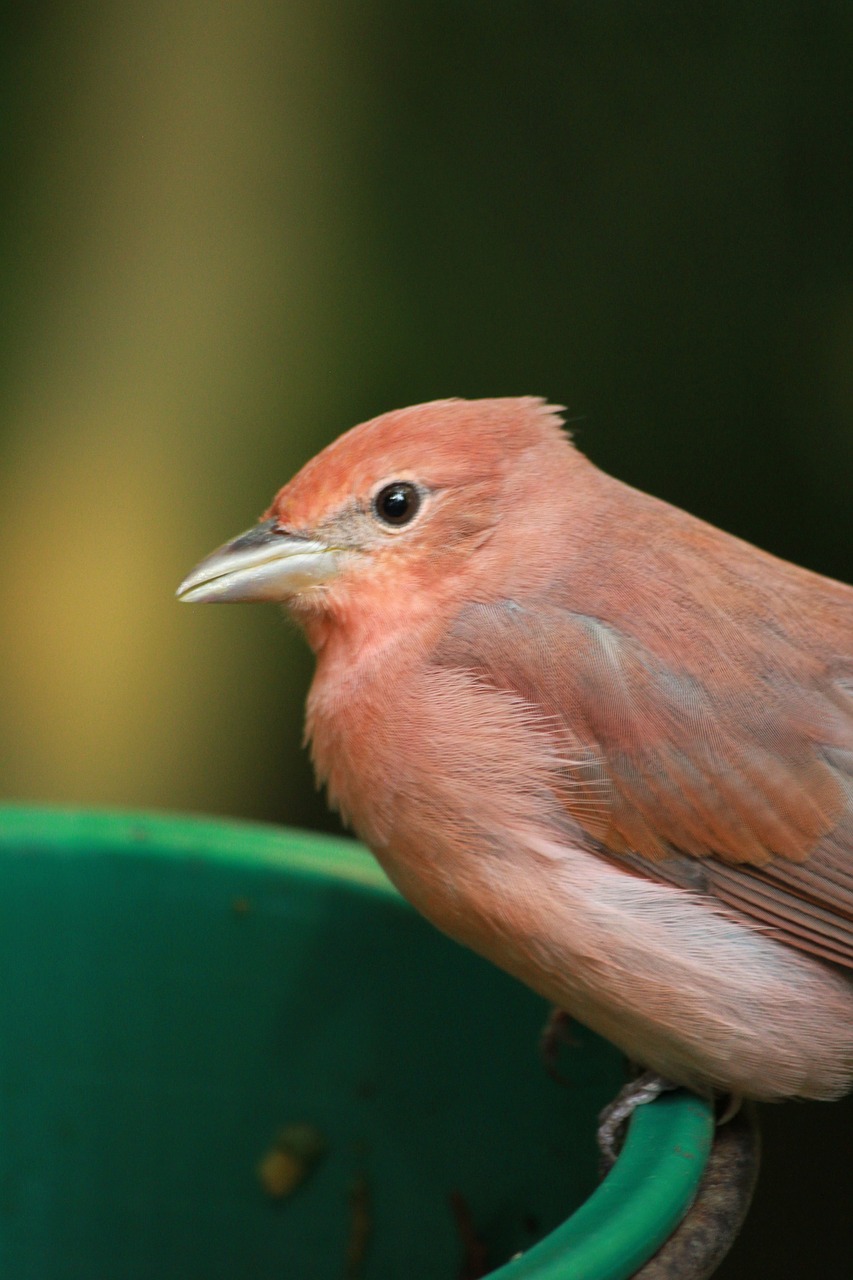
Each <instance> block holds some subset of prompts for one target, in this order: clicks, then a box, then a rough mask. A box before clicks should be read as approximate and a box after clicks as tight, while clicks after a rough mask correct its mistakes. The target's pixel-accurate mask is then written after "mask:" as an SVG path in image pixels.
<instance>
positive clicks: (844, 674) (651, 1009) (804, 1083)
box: [178, 396, 853, 1100]
mask: <svg viewBox="0 0 853 1280" xmlns="http://www.w3.org/2000/svg"><path fill="white" fill-rule="evenodd" d="M178 595H179V598H180V599H181V600H183V601H187V602H227V601H276V602H278V603H280V604H281V605H283V606H284V607H285V609H286V610H287V611H288V612H289V614H290V615H291V616H292V617H293V618H294V619H295V621H296V622H297V623H298V624H299V626H300V627H301V628H302V630H303V631H304V634H305V636H306V638H307V640H308V643H309V644H310V646H311V648H312V649H313V650H314V653H315V656H316V665H315V673H314V678H313V682H312V685H311V688H310V691H309V694H308V700H307V712H306V741H307V743H309V744H310V749H311V755H312V760H313V765H314V769H315V772H316V775H317V778H318V781H319V783H321V784H323V785H325V787H326V790H327V794H328V798H329V801H330V804H331V805H332V806H333V807H334V808H336V809H337V810H339V811H340V814H341V816H342V818H343V820H344V821H345V822H346V823H348V824H349V825H350V826H351V827H352V828H353V829H354V831H355V833H356V834H357V835H358V836H359V837H360V839H361V840H362V841H363V842H364V843H365V844H366V845H367V846H368V847H369V848H370V850H371V851H372V853H373V854H374V855H375V857H376V858H377V859H378V861H379V863H380V864H381V866H382V867H383V868H384V870H385V872H386V873H387V875H388V876H389V877H390V879H391V880H392V881H393V883H394V884H395V885H396V886H397V888H398V889H399V890H400V892H401V893H402V894H403V895H404V896H405V897H406V898H408V899H409V901H410V902H411V903H412V904H413V905H414V906H415V908H417V910H419V911H420V912H421V913H422V914H423V915H424V916H425V917H426V918H427V919H428V920H429V921H431V922H432V923H433V924H434V925H435V926H436V927H437V928H438V929H440V930H442V931H443V932H444V933H446V934H449V935H450V936H451V937H452V938H454V939H456V940H457V941H459V942H461V943H462V944H464V945H466V946H468V947H470V948H472V949H473V950H474V951H476V952H478V953H479V954H480V955H482V956H485V957H486V958H487V959H488V960H490V961H491V962H493V963H494V964H496V965H497V966H499V967H500V968H502V969H504V970H506V971H507V972H508V973H510V974H512V975H513V976H514V977H515V978H517V979H519V980H520V981H521V982H523V983H525V984H526V985H527V986H529V987H530V988H532V989H533V990H534V991H536V992H538V993H539V994H540V995H541V996H543V997H545V998H546V999H547V1000H548V1001H550V1002H551V1003H552V1004H553V1005H554V1006H555V1007H557V1008H558V1009H560V1010H564V1011H565V1012H566V1013H567V1014H568V1015H570V1016H571V1017H573V1018H574V1019H576V1020H578V1021H579V1022H581V1023H583V1024H586V1025H587V1026H588V1027H590V1028H591V1029H592V1030H593V1031H595V1032H597V1033H599V1034H600V1035H602V1036H603V1037H605V1038H606V1039H608V1040H609V1041H611V1042H612V1043H613V1044H615V1045H616V1046H618V1047H619V1048H620V1049H621V1050H622V1051H623V1052H624V1053H625V1054H626V1055H627V1056H628V1057H629V1058H630V1059H631V1060H632V1061H633V1062H636V1063H638V1064H641V1065H642V1066H643V1067H645V1068H646V1069H647V1070H648V1071H649V1072H651V1073H654V1075H655V1076H656V1077H658V1078H659V1079H660V1080H661V1081H666V1082H669V1083H672V1084H674V1085H678V1086H684V1087H686V1088H688V1089H692V1090H694V1091H696V1092H698V1093H703V1094H705V1095H709V1096H714V1095H717V1094H720V1093H725V1094H730V1095H734V1096H736V1097H738V1098H750V1099H757V1100H779V1099H783V1098H789V1097H800V1098H814V1099H826V1100H828V1099H833V1098H836V1097H838V1096H840V1095H841V1094H843V1093H844V1092H846V1091H847V1090H848V1089H849V1088H850V1086H851V1083H853V981H851V972H850V971H851V968H853V588H851V587H849V586H847V585H845V584H843V583H840V582H836V581H833V580H831V579H829V578H826V577H822V576H820V575H819V574H817V573H814V572H811V571H809V570H807V569H804V568H800V567H798V566H796V565H793V564H790V563H787V562H785V561H783V560H781V559H778V558H776V557H774V556H773V555H771V554H770V553H768V552H765V551H763V550H760V549H758V548H756V547H754V546H751V545H749V544H748V543H746V542H744V541H742V540H740V539H738V538H736V537H734V536H732V535H731V534H728V533H726V532H723V531H722V530H719V529H717V528H715V527H713V526H712V525H710V524H707V523H705V522H703V521H702V520H700V519H698V518H696V517H694V516H692V515H690V514H688V513H686V512H684V511H682V510H679V509H677V508H676V507H674V506H671V505H669V504H668V503H666V502H664V501H662V500H660V499H658V498H655V497H653V496H650V495H648V494H645V493H643V492H640V491H639V490H637V489H634V488H632V487H630V486H628V485H626V484H624V483H622V482H621V481H619V480H617V479H615V478H613V477H611V476H609V475H607V474H605V473H604V472H603V471H601V470H599V469H598V468H597V467H596V466H595V465H594V464H593V463H592V462H591V461H589V460H588V459H587V458H586V457H585V456H584V455H583V454H582V453H581V452H580V451H579V450H578V448H577V447H576V446H575V444H574V443H573V441H572V439H571V438H570V435H569V433H568V432H567V430H566V427H565V422H564V419H563V417H562V416H561V410H560V407H559V406H551V405H549V404H548V403H547V402H546V401H544V400H543V399H540V398H538V397H534V396H522V397H501V398H495V399H476V400H465V399H445V400H437V401H433V402H430V403H427V404H421V405H416V406H413V407H410V408H405V409H400V410H394V411H391V412H389V413H384V414H382V415H381V416H379V417H376V418H373V419H372V420H370V421H368V422H365V423H362V424H360V425H359V426H356V427H353V428H352V429H351V430H349V431H347V432H346V433H345V434H343V435H342V436H340V437H339V438H338V439H337V440H335V441H333V442H332V443H331V444H330V445H328V446H327V447H326V448H325V449H323V450H322V451H321V452H320V453H319V454H318V455H317V456H316V457H314V458H313V459H312V460H311V461H309V462H308V463H307V464H306V465H305V466H304V467H303V468H302V470H300V471H299V472H298V473H297V475H296V476H295V477H294V478H293V479H292V480H291V481H290V482H289V483H288V484H286V485H285V486H284V488H282V489H281V490H280V491H279V492H278V494H277V495H276V497H275V499H274V500H273V502H272V505H271V506H270V507H269V508H268V510H267V511H266V512H265V513H264V514H263V515H262V516H261V517H260V520H259V522H258V523H257V524H256V525H255V526H254V527H253V528H252V529H250V530H249V531H248V532H247V533H244V534H242V535H240V536H239V537H237V538H236V539H234V540H233V541H231V542H229V543H227V544H225V545H224V546H222V547H220V548H219V549H218V550H217V551H215V552H214V553H213V554H212V555H210V556H208V557H207V558H206V559H204V560H202V561H201V563H200V564H199V565H198V566H197V567H196V568H195V569H194V570H193V571H192V572H191V573H190V574H189V575H188V577H187V578H186V579H185V580H184V582H183V583H182V584H181V586H180V588H179V591H178Z"/></svg>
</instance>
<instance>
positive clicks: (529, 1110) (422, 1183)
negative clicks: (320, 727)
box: [0, 808, 712, 1280]
mask: <svg viewBox="0 0 853 1280" xmlns="http://www.w3.org/2000/svg"><path fill="white" fill-rule="evenodd" d="M0 875H2V886H0V912H2V919H0V955H2V961H1V962H0V978H2V982H1V983H0V1000H2V1006H1V1007H0V1009H1V1011H0V1277H2V1278H3V1280H7V1278H8V1280H12V1278H13V1280H102V1278H104V1277H109V1280H171V1278H172V1277H174V1280H285V1278H287V1280H326V1278H328V1280H338V1278H340V1280H458V1277H460V1276H463V1275H466V1274H467V1275H469V1276H474V1275H476V1274H483V1268H484V1267H486V1266H488V1267H491V1268H495V1269H496V1270H494V1272H493V1273H492V1274H494V1275H496V1276H497V1277H500V1280H526V1278H531V1280H532V1278H533V1277H536V1278H537V1280H557V1277H566V1278H568V1277H571V1278H572V1280H621V1278H622V1277H628V1276H630V1275H632V1274H633V1272H634V1271H635V1270H636V1269H637V1268H638V1267H639V1266H640V1265H641V1264H642V1263H643V1262H644V1260H645V1259H646V1258H648V1257H649V1256H650V1255H651V1254H652V1253H653V1252H654V1251H655V1250H656V1249H657V1248H658V1246H659V1245H660V1244H661V1243H662V1241H663V1240H664V1239H665V1238H666V1237H667V1236H668V1235H669V1233H670V1232H671V1231H672V1230H673V1229H674V1227H675V1225H676V1224H677V1223H678V1221H679V1220H680V1219H681V1217H682V1215H683V1214H684V1212H685V1210H686V1208H687V1206H688V1205H689V1203H690V1201H691V1200H692V1198H693V1195H694V1193H695V1190H696V1187H697V1184H698V1181H699V1179H700V1177H701V1173H702V1169H703V1167H704V1162H705V1159H706V1158H707V1153H708V1149H709V1146H710V1141H711V1130H712V1121H711V1115H710V1110H709V1108H708V1107H707V1106H705V1105H704V1104H703V1103H700V1102H698V1101H697V1100H696V1099H694V1098H692V1097H690V1096H689V1095H685V1094H675V1095H670V1096H668V1097H664V1098H662V1099H660V1100H659V1101H658V1102H656V1103H654V1104H652V1105H651V1106H647V1107H644V1108H641V1109H640V1111H639V1112H638V1114H637V1116H636V1118H635V1119H634V1121H633V1122H632V1125H631V1128H630V1131H629V1135H628V1140H627V1142H626V1145H625V1149H624V1151H623V1154H622V1155H621V1156H620V1158H619V1160H618V1162H617V1164H616V1166H615V1168H614V1169H613V1171H612V1172H611V1173H610V1175H609V1176H608V1177H607V1178H606V1179H605V1181H604V1182H603V1183H601V1184H600V1185H599V1184H598V1180H597V1176H596V1168H597V1153H596V1149H595V1117H596V1114H597V1112H598V1110H599V1109H600V1107H601V1106H602V1105H603V1104H604V1103H605V1102H607V1101H608V1100H609V1099H610V1098H611V1097H612V1096H613V1094H614V1093H615V1092H616V1091H617V1089H618V1087H619V1085H620V1084H621V1083H622V1079H623V1076H622V1064H621V1060H620V1057H619V1055H618V1054H617V1053H616V1052H615V1050H613V1049H612V1048H611V1047H610V1046H608V1045H607V1044H605V1043H604V1042H602V1041H600V1040H598V1039H597V1038H596V1037H594V1036H592V1035H591V1034H589V1033H587V1032H585V1031H584V1030H583V1029H581V1028H575V1027H572V1039H573V1041H574V1044H573V1047H571V1048H569V1049H567V1050H565V1051H564V1070H565V1073H566V1075H567V1076H568V1077H569V1081H568V1087H561V1086H560V1085H558V1084H555V1083H554V1081H552V1080H551V1079H549V1078H548V1076H547V1074H546V1073H545V1071H544V1070H543V1067H542V1064H541V1062H540V1060H539V1056H538V1053H537V1039H538V1035H539V1032H540V1028H541V1025H542V1022H543V1019H544V1017H545V1013H546V1010H545V1006H544V1005H543V1003H542V1002H541V1001H540V1000H539V999H538V998H537V997H535V996H534V995H532V994H531V993H530V992H528V991H526V990H525V989H524V988H522V987H521V986H520V985H518V984H517V983H515V982H514V981H512V980H511V979H510V978H508V977H506V976H505V975H503V974H501V973H499V972H498V971H497V970H495V969H494V968H492V967H491V966H490V965H488V964H486V963H485V962H484V961H482V960H480V959H479V958H477V957H476V956H474V955H472V954H470V953H469V952H467V951H465V950H463V949H462V948H460V947H458V946H456V945H455V944H454V943H452V942H450V941H448V940H447V939H446V938H444V937H442V936H441V935H440V934H438V933H437V932H436V931H435V930H434V929H432V928H430V927H429V926H428V925H427V924H425V923H424V922H423V921H422V920H421V919H420V918H419V917H418V916H417V915H416V914H415V913H414V912H413V911H412V910H411V909H410V908H409V907H408V906H407V905H406V904H405V903H404V902H403V901H402V900H401V899H400V898H399V896H398V895H397V894H396V892H395V891H394V890H393V889H392V888H391V887H390V886H389V884H388V882H387V881H386V880H385V878H384V877H383V875H382V873H381V872H380V871H379V869H378V868H377V866H376V865H375V863H374V862H373V861H372V859H371V858H370V857H369V856H368V855H366V854H365V852H364V851H363V850H362V849H360V848H359V847H358V846H357V845H355V844H353V843H351V842H348V841H344V840H332V839H328V838H322V837H319V836H311V835H306V834H303V833H301V832H292V831H286V830H277V829H272V828H267V827H262V826H254V825H248V824H239V823H231V822H221V821H212V820H198V819H192V818H184V817H182V818H169V817H161V816H151V815H115V814H105V813H92V812H57V811H49V810H41V809H29V810H28V809H21V808H5V809H0ZM293 1126H297V1128H293ZM299 1126H301V1127H302V1128H301V1129H299V1128H298V1127H299ZM306 1126H307V1128H306ZM282 1131H286V1132H287V1133H290V1134H291V1136H292V1134H293V1133H300V1132H301V1133H302V1134H303V1135H304V1134H305V1133H308V1134H309V1135H314V1137H315V1138H316V1145H317V1148H318V1151H319V1148H320V1147H323V1148H324V1149H325V1154H324V1155H323V1157H322V1159H319V1160H317V1161H316V1164H312V1161H310V1160H306V1161H304V1162H303V1163H302V1165H299V1164H298V1162H297V1171H298V1172H301V1173H304V1174H305V1175H306V1176H305V1177H304V1180H303V1181H302V1183H301V1185H299V1186H298V1187H296V1189H295V1190H293V1191H292V1194H287V1195H272V1194H271V1190H273V1189H275V1190H278V1191H280V1190H282V1188H271V1186H270V1183H269V1179H268V1178H263V1177H261V1176H259V1168H263V1169H265V1170H267V1171H268V1170H269V1167H270V1166H269V1164H268V1163H265V1160H266V1161H268V1160H269V1158H270V1154H271V1153H273V1156H274V1158H276V1157H275V1153H277V1152H279V1151H280V1149H281V1145H282V1142H283V1140H282V1139H281V1137H280V1135H281V1134H282ZM288 1141H289V1139H288ZM277 1144H278V1145H277ZM286 1145H287V1144H286V1143H285V1146H286ZM309 1145H310V1144H309ZM518 1254H520V1255H521V1256H520V1257H517V1256H516V1255H518Z"/></svg>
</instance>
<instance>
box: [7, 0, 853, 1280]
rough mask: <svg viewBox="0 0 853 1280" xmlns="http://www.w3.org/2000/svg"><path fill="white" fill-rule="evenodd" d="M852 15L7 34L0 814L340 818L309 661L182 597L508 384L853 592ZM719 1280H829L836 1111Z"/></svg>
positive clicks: (845, 1142) (733, 526) (614, 456)
mask: <svg viewBox="0 0 853 1280" xmlns="http://www.w3.org/2000/svg"><path fill="white" fill-rule="evenodd" d="M852 58H853V8H851V6H850V5H849V4H848V3H846V2H845V0H835V2H834V3H817V4H814V3H810V4H807V3H791V2H789V0H776V2H775V3H773V4H770V3H763V2H761V0H753V3H751V4H748V5H744V4H742V3H738V4H735V3H721V4H717V5H713V6H700V5H675V4H663V3H647V4H640V3H628V2H627V0H619V2H614V3H595V4H594V3H587V4H577V3H574V4H572V3H562V4H557V3H537V4H520V3H515V4H508V3H502V2H496V0H490V2H489V3H486V2H485V0H482V2H481V3H472V2H466V3H461V4H460V3H458V2H457V3H454V4H451V3H449V2H446V3H432V4H429V5H420V6H403V5H392V4H390V3H387V0H386V2H384V3H382V2H380V3H372V4H364V5H362V4H359V5H356V4H342V3H339V4H332V3H318V2H317V0H312V2H311V3H309V2H308V0H291V3H281V4H278V5H275V6H272V5H269V4H265V3H261V0H246V3H243V4H241V5H234V6H228V5H211V4H202V3H200V0H195V2H194V0H173V3H171V4H166V3H165V2H164V0H160V2H158V0H152V2H151V3H146V4H143V3H142V2H141V0H132V2H131V3H126V4H123V5H121V6H115V7H113V6H105V5H103V4H100V3H91V2H90V3H85V2H84V3H82V4H78V5H74V6H71V5H67V4H66V5H63V4H42V5H33V6H18V7H16V8H7V9H6V10H5V16H4V21H3V24H2V34H1V35H0V134H2V154H3V157H4V165H3V171H2V188H1V189H0V201H2V208H0V212H2V227H1V228H0V236H2V239H0V272H2V279H0V287H2V295H3V298H4V304H5V305H4V309H3V312H4V314H3V327H2V334H0V529H2V538H3V555H2V558H0V600H2V607H0V642H1V643H2V653H3V662H2V664H0V666H2V669H0V713H2V729H0V750H1V751H2V758H3V761H4V773H5V784H4V789H5V791H6V793H7V794H8V795H10V796H12V797H15V798H22V799H26V800H33V801H46V802H61V803H74V804H80V803H82V804H97V805H119V806H122V807H134V806H135V807H154V808H170V809H178V810H186V809H191V810H200V811H208V812H216V813H223V814H229V815H235V816H240V817H256V818H264V819H271V820H274V821H277V822H285V823H289V824H293V825H303V826H312V827H332V829H333V827H334V820H333V819H330V818H329V817H328V816H327V814H326V811H325V807H324V804H323V801H322V797H318V796H317V795H316V794H315V792H314V789H313V783H312V780H311V776H310V771H309V768H308V765H307V762H306V760H305V758H304V756H303V754H302V753H301V752H300V747H299V742H300V735H301V707H302V702H303V699H304V693H305V689H306V687H307V682H308V680H309V678H310V660H309V656H308V654H307V652H306V650H305V648H304V646H303V645H302V643H301V641H300V640H299V638H298V637H297V636H296V635H295V634H293V633H291V631H290V629H289V628H287V627H286V626H285V625H284V624H283V623H282V621H281V619H280V617H279V616H278V614H277V612H276V611H275V610H273V609H249V608H235V609H226V610H216V609H210V610H207V609H183V608H179V607H178V606H177V605H176V604H175V603H174V602H173V598H172V592H173V590H174V587H175V585H176V584H177V582H178V580H179V579H180V578H181V577H182V576H183V574H184V573H185V572H186V571H187V569H189V568H190V567H191V565H192V564H193V563H194V562H195V561H196V560H197V559H199V558H200V557H201V555H202V554H204V553H206V552H207V551H209V550H211V549H212V548H213V547H214V546H215V545H217V544H218V543H220V542H222V541H224V540H225V539H226V538H227V537H229V536H231V535H233V534H236V533H237V532H239V531H240V530H241V529H243V528H245V527H246V526H248V525H250V524H251V523H253V521H254V519H255V518H256V516H257V515H258V514H259V512H260V511H261V510H263V508H264V507H265V506H266V505H267V503H268V501H269V499H270V498H271V496H272V494H273V492H274V491H275V490H276V489H277V488H278V487H279V486H280V485H281V484H282V483H283V482H284V481H285V480H286V479H288V478H289V476H290V474H292V472H293V471H294V470H295V469H296V467H297V466H298V465H299V464H300V463H301V462H303V461H304V460H305V459H306V458H307V457H309V456H310V455H311V454H312V453H313V452H315V451H316V449H317V448H319V447H320V446H321V445H323V444H325V443H326V442H327V441H328V440H330V439H331V438H332V437H333V436H335V435H336V434H338V433H339V431H341V430H342V429H344V428H345V427H347V426H349V425H351V424H352V423H354V422H356V421H359V420H361V419H363V418H365V417H369V416H372V415H374V414H375V413H379V412H382V411H383V410H385V409H388V408H392V407H396V406H399V405H402V404H406V403H413V402H417V401H420V400H425V399H431V398H435V397H444V396H449V395H461V396H480V395H504V394H522V393H525V394H526V393H536V394H542V395H545V396H547V397H548V398H550V399H551V400H554V401H556V402H557V403H562V404H565V405H567V406H568V407H569V413H570V416H571V417H572V419H573V420H574V426H573V429H574V432H575V437H576V440H577V442H578V444H579V445H580V447H581V448H582V449H583V450H584V451H585V452H586V453H588V454H589V456H590V457H591V458H593V459H594V460H595V461H596V462H597V463H598V464H599V465H601V466H602V467H604V468H605V469H606V470H609V471H611V472H613V473H614V474H616V475H618V476H619V477H620V478H622V479H624V480H627V481H629V482H630V483H632V484H635V485H637V486H639V487H641V488H646V489H649V490H651V491H652V492H654V493H656V494H658V495H660V496H661V497H664V498H667V499H669V500H670V501H672V502H674V503H677V504H679V505H682V506H685V507H687V508H689V509H690V510H692V511H694V512H696V513H697V514H699V515H702V516H704V517H705V518H707V519H709V520H711V521H713V522H714V523H717V524H720V525H723V526H724V527H726V528H728V529H730V530H732V531H733V532H735V533H737V534H739V535H741V536H743V537H745V538H747V539H749V540H751V541H755V542H757V543H759V544H761V545H763V546H765V547H767V548H769V549H770V550H773V551H775V552H776V553H778V554H780V555H782V556H785V557H788V558H791V559H794V560H797V561H799V562H802V563H804V564H806V565H808V566H809V567H811V568H813V569H816V570H819V571H821V572H823V573H827V574H830V575H833V576H837V577H840V578H845V579H847V580H853V514H851V505H853V504H851V501H850V474H851V462H853V257H851V235H850V229H851V225H853V216H851V192H853V163H851V162H853V112H851V94H850V83H851V71H850V68H851V59H852ZM765 1131H766V1135H767V1155H766V1161H765V1168H764V1173H763V1177H762V1181H761V1186H760V1190H759V1193H758V1198H757V1202H756V1205H755V1208H754V1211H753V1213H752V1215H751V1218H750V1220H749V1224H748V1227H747V1229H746V1230H745V1232H744V1235H743V1237H742V1240H741V1242H740V1243H739V1244H738V1246H737V1248H736V1250H735V1252H734V1253H733V1255H732V1256H731V1258H730V1260H729V1261H728V1262H727V1263H726V1265H725V1266H724V1268H723V1269H722V1271H721V1272H720V1273H719V1274H720V1275H721V1276H723V1277H727V1278H729V1280H734V1278H735V1277H739V1276H747V1275H755V1274H761V1275H762V1276H764V1277H773V1276H779V1277H800V1276H803V1277H805V1276H811V1275H831V1276H836V1275H837V1276H845V1275H847V1274H848V1273H849V1269H850V1265H851V1260H853V1217H851V1214H850V1211H849V1193H850V1164H851V1148H853V1142H851V1137H853V1111H851V1107H850V1106H849V1105H848V1104H846V1103H843V1104H839V1105H837V1106H835V1107H826V1106H817V1105H798V1104H789V1105H787V1106H785V1107H780V1108H774V1109H767V1110H766V1111H765Z"/></svg>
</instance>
